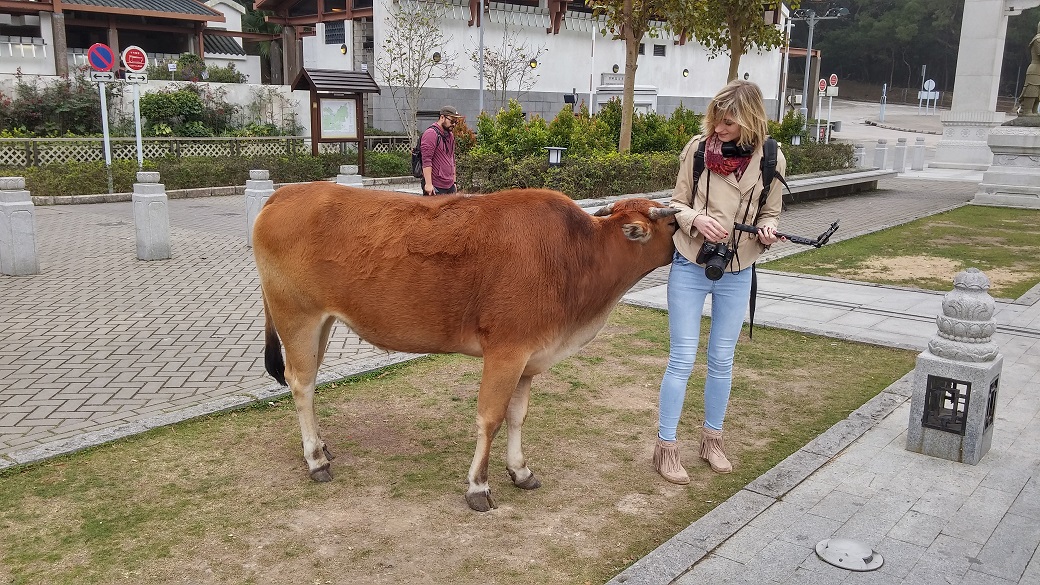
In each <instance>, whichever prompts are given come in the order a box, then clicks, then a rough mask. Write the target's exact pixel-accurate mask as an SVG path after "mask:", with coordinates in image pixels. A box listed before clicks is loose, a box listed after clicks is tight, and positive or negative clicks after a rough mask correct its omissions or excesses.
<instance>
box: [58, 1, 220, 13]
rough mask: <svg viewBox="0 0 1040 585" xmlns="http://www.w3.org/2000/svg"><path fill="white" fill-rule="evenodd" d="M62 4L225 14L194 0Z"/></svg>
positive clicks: (150, 10) (65, 2) (74, 2)
mask: <svg viewBox="0 0 1040 585" xmlns="http://www.w3.org/2000/svg"><path fill="white" fill-rule="evenodd" d="M62 4H72V5H76V4H78V5H81V6H101V7H104V8H122V9H125V10H142V11H149V12H170V13H173V14H198V15H201V16H223V14H221V13H220V12H217V11H216V10H213V9H211V8H209V7H207V6H205V5H204V4H202V3H200V2H195V1H194V0H63V2H62ZM71 10H75V8H71Z"/></svg>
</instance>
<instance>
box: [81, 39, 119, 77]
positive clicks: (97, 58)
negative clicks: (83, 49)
mask: <svg viewBox="0 0 1040 585" xmlns="http://www.w3.org/2000/svg"><path fill="white" fill-rule="evenodd" d="M87 62H88V63H90V68H91V69H93V70H94V71H111V70H112V67H113V66H114V65H115V64H116V54H115V53H114V52H112V47H109V46H108V45H106V44H104V43H94V44H93V45H90V48H89V49H87Z"/></svg>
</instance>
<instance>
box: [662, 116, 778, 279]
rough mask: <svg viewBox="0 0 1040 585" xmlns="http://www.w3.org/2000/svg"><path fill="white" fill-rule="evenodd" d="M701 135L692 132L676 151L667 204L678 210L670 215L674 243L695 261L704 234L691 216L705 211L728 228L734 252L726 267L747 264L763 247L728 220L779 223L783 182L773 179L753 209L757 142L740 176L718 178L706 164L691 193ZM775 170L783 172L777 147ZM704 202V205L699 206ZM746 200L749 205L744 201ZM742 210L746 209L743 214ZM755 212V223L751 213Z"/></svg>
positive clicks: (758, 189) (758, 176)
mask: <svg viewBox="0 0 1040 585" xmlns="http://www.w3.org/2000/svg"><path fill="white" fill-rule="evenodd" d="M701 138H702V137H701V136H700V135H697V136H694V137H693V138H692V139H691V140H690V141H689V142H688V143H687V144H686V146H685V147H684V148H683V150H682V154H680V155H679V176H678V178H676V181H675V192H674V193H672V200H671V203H670V205H671V206H672V207H674V208H676V209H679V213H678V214H676V216H675V218H676V220H678V222H679V230H678V231H676V232H675V235H674V236H673V240H675V248H676V250H678V251H679V253H680V254H682V255H683V256H685V257H686V259H687V260H689V261H690V262H696V261H697V253H698V252H700V249H701V244H703V243H704V236H702V235H701V234H700V232H699V231H697V229H696V228H694V227H693V220H694V218H696V217H697V216H698V215H699V214H702V213H707V214H708V215H709V216H710V217H712V218H713V219H715V221H717V222H719V223H720V224H722V226H723V227H725V228H726V229H728V230H729V232H730V237H731V239H730V240H727V242H726V243H727V245H730V242H731V241H732V239H733V238H736V241H737V253H736V254H734V255H733V260H732V261H731V262H730V263H729V266H728V267H727V268H726V269H727V270H728V271H736V270H741V269H743V268H747V267H749V266H751V265H752V264H753V263H754V262H755V261H756V260H758V257H759V256H761V255H762V252H763V251H765V249H766V246H764V245H762V244H761V243H760V242H759V241H758V236H756V235H754V234H749V233H746V232H738V231H736V230H734V229H733V224H734V223H744V224H754V225H757V226H758V227H766V226H771V227H773V228H774V229H775V228H777V226H778V225H779V218H780V209H781V207H782V205H783V186H782V184H781V183H780V181H779V179H773V184H772V185H771V187H770V189H769V196H768V197H767V198H766V203H765V205H764V206H763V207H762V212H761V213H760V214H758V202H759V197H760V196H761V194H762V166H761V165H762V148H761V147H759V148H758V150H756V151H755V154H753V155H752V156H751V162H750V163H749V164H748V167H747V170H746V171H744V175H743V176H742V177H741V178H740V181H737V180H736V177H735V176H734V175H733V174H732V173H731V174H730V175H729V176H726V177H721V176H719V175H716V174H715V173H711V172H710V171H709V170H708V169H707V167H705V169H704V171H703V172H702V173H701V177H700V181H699V184H698V185H697V194H696V196H694V194H693V189H692V186H691V183H692V182H693V159H694V154H696V152H697V146H698V144H699V143H700V141H701ZM776 159H777V160H776V172H777V174H778V175H781V176H783V175H784V173H785V171H786V170H787V160H786V159H785V158H784V153H783V152H782V151H780V150H779V149H778V152H777V157H776ZM709 173H710V174H711V184H710V196H706V195H708V194H707V193H706V192H705V189H706V188H708V187H709V183H708V175H709ZM705 201H707V204H708V207H707V209H705ZM749 201H750V203H751V205H750V208H749V207H748V202H749ZM745 210H746V211H747V214H746V218H745ZM756 214H758V222H757V223H756V222H755V215H756Z"/></svg>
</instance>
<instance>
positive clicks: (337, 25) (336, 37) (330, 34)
mask: <svg viewBox="0 0 1040 585" xmlns="http://www.w3.org/2000/svg"><path fill="white" fill-rule="evenodd" d="M343 22H344V21H342V20H337V21H335V22H326V23H325V44H326V45H342V44H343V43H344V42H346V39H347V37H346V33H345V32H344V31H345V30H346V29H345V28H344V26H343Z"/></svg>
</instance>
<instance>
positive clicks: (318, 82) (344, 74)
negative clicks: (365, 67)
mask: <svg viewBox="0 0 1040 585" xmlns="http://www.w3.org/2000/svg"><path fill="white" fill-rule="evenodd" d="M291 87H292V88H293V89H307V90H314V91H319V92H332V93H379V91H380V90H379V85H378V84H377V83H376V80H374V79H372V76H371V75H370V74H369V73H368V72H367V71H341V70H339V69H301V70H300V73H299V75H297V76H296V80H295V81H293V82H292V85H291Z"/></svg>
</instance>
